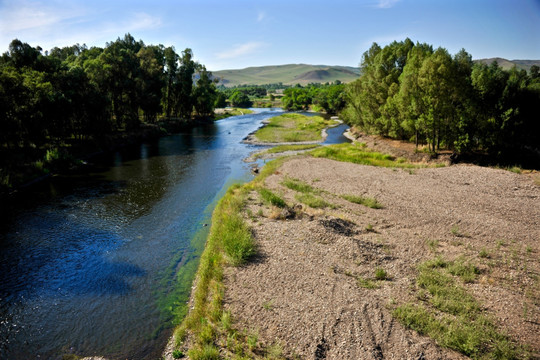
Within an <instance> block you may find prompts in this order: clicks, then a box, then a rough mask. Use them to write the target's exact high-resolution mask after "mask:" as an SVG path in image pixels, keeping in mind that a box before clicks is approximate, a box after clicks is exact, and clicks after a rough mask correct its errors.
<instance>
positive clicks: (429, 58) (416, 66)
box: [342, 39, 540, 157]
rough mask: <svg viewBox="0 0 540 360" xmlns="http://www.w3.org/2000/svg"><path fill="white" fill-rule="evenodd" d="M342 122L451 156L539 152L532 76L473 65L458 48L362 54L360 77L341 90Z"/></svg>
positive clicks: (539, 89) (538, 99) (539, 96)
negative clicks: (450, 152) (343, 102)
mask: <svg viewBox="0 0 540 360" xmlns="http://www.w3.org/2000/svg"><path fill="white" fill-rule="evenodd" d="M344 96H345V100H346V107H345V109H344V110H343V113H342V116H343V117H344V119H345V120H346V121H347V122H348V123H349V124H351V125H354V126H356V127H358V128H359V129H361V130H363V131H365V132H368V133H375V134H380V135H383V136H387V137H392V138H397V139H404V140H411V141H415V142H416V144H417V145H418V144H420V143H423V144H427V145H428V147H429V149H430V150H431V151H437V150H439V149H440V148H441V147H444V148H447V149H451V150H454V151H456V152H469V151H473V150H480V151H486V152H488V153H490V154H492V155H497V156H501V157H508V156H512V157H516V156H520V155H525V154H529V155H530V154H534V153H535V152H538V151H539V146H540V143H539V141H538V134H539V133H540V118H539V117H538V111H537V109H535V107H536V106H537V105H535V104H539V103H540V80H539V76H538V69H537V68H531V71H530V73H529V74H527V72H526V71H525V70H518V69H517V68H513V69H511V70H509V71H505V70H503V69H502V68H500V67H499V66H498V64H497V63H496V62H493V63H492V64H490V65H484V64H481V63H474V62H473V61H472V58H471V56H470V55H469V54H468V53H467V52H466V51H465V50H464V49H462V50H461V51H459V52H458V53H457V54H455V55H454V56H452V55H451V54H449V53H448V51H447V50H446V49H444V48H437V49H433V47H432V46H431V45H428V44H420V43H416V44H414V43H413V42H412V41H411V40H410V39H406V40H404V41H402V42H397V41H394V42H393V43H391V44H389V45H387V46H385V47H384V48H381V47H380V46H379V45H378V44H376V43H374V44H373V45H372V46H371V48H370V49H369V50H368V51H366V52H365V53H364V54H363V57H362V62H361V76H360V78H359V79H358V80H356V81H354V82H352V83H350V84H348V85H346V86H345V95H344Z"/></svg>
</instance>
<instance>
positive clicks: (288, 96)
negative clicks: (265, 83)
mask: <svg viewBox="0 0 540 360" xmlns="http://www.w3.org/2000/svg"><path fill="white" fill-rule="evenodd" d="M344 89H345V85H343V84H341V82H340V81H339V80H338V81H336V82H335V83H334V84H328V83H327V84H309V85H307V86H305V87H302V86H301V85H296V86H294V87H290V88H287V89H285V91H284V92H283V94H284V96H283V98H282V99H281V103H282V105H283V107H284V108H285V109H286V110H292V111H296V110H307V109H309V108H310V107H313V106H315V108H316V109H317V110H324V111H325V112H327V113H328V114H336V113H337V112H339V111H341V109H343V107H344V106H345V97H344Z"/></svg>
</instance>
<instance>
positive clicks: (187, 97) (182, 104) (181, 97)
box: [176, 49, 197, 120]
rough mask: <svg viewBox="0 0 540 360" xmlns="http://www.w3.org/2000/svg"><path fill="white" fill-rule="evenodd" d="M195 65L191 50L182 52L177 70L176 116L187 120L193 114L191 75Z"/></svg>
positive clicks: (193, 72)
mask: <svg viewBox="0 0 540 360" xmlns="http://www.w3.org/2000/svg"><path fill="white" fill-rule="evenodd" d="M196 67H197V64H196V63H195V61H193V52H192V51H191V49H185V50H184V51H182V56H181V57H180V68H179V69H178V81H177V83H176V94H177V109H178V116H180V117H181V118H182V119H185V120H189V119H190V118H191V113H192V112H193V105H194V102H193V97H192V90H193V75H194V74H195V69H196Z"/></svg>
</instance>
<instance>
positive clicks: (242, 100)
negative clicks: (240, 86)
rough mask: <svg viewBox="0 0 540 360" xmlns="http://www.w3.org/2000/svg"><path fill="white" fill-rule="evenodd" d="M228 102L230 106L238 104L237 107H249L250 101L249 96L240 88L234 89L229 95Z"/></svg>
mask: <svg viewBox="0 0 540 360" xmlns="http://www.w3.org/2000/svg"><path fill="white" fill-rule="evenodd" d="M229 100H230V102H231V105H232V106H238V107H250V106H251V101H250V100H249V97H248V96H247V95H246V94H245V93H244V92H243V91H240V90H236V91H235V92H234V93H233V94H232V95H231V97H230V99H229Z"/></svg>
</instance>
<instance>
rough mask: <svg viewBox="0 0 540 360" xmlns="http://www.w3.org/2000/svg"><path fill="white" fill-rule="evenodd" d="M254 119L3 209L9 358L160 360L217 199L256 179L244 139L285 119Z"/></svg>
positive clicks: (1, 347)
mask: <svg viewBox="0 0 540 360" xmlns="http://www.w3.org/2000/svg"><path fill="white" fill-rule="evenodd" d="M254 110H255V111H256V113H254V114H250V115H244V116H239V117H231V118H228V119H225V120H221V121H218V122H216V123H214V124H210V125H205V126H200V127H196V128H194V129H190V130H188V131H186V132H184V133H181V134H177V135H172V136H168V137H164V138H161V139H159V140H157V141H154V142H150V143H145V144H141V145H137V146H132V147H128V148H125V149H122V150H121V151H118V152H115V153H113V154H107V155H104V156H102V157H101V158H99V159H94V160H93V162H95V166H91V167H89V170H88V171H87V172H84V173H80V174H76V175H71V176H59V177H54V178H53V179H52V180H51V181H49V182H47V183H44V184H41V185H39V186H37V187H35V188H33V189H31V190H29V191H27V192H26V193H25V194H24V195H21V196H19V197H17V198H15V199H14V201H12V202H11V203H8V202H6V203H4V204H2V210H3V211H2V212H3V213H4V215H3V217H2V219H3V220H2V223H1V224H0V359H34V358H38V357H39V358H41V359H57V358H61V356H62V355H63V354H71V353H73V354H77V355H82V356H90V355H103V356H106V357H108V358H111V359H126V358H129V359H156V358H160V355H161V352H162V351H163V348H164V346H165V343H166V341H167V338H168V337H169V336H170V334H171V324H170V320H171V316H170V313H168V312H167V311H165V312H164V311H163V309H161V308H160V307H159V306H158V304H159V303H160V301H162V300H163V299H164V298H166V297H167V295H168V293H167V292H168V291H169V285H170V284H171V283H172V282H173V280H174V275H175V272H176V271H177V270H178V267H179V266H181V265H182V264H184V263H186V261H187V260H188V259H193V257H194V256H196V254H197V249H195V248H194V244H193V243H192V239H193V237H194V236H195V234H197V233H200V231H203V235H204V231H205V229H208V227H204V226H203V224H205V223H207V222H209V217H210V215H211V211H212V209H213V205H214V204H215V201H216V199H217V198H219V197H220V196H221V195H222V194H223V191H224V190H225V189H226V187H227V186H228V185H229V184H231V183H232V182H244V181H249V180H250V179H251V174H250V172H249V164H246V163H245V162H243V161H242V160H243V159H244V158H246V157H247V156H248V155H249V153H250V152H253V151H254V150H256V149H257V147H255V146H251V145H246V144H243V143H242V142H241V140H242V139H243V138H244V137H245V136H246V135H248V134H249V133H250V132H252V131H254V130H256V129H257V128H258V127H259V126H260V125H261V122H262V121H263V120H265V119H267V118H269V117H271V116H275V115H277V114H278V113H279V112H280V110H275V109H271V110H268V109H264V110H263V109H254ZM343 130H344V127H343V126H341V127H337V128H333V129H330V130H329V136H328V138H327V141H326V143H337V142H343V141H344V140H343V139H341V138H340V136H341V133H342V132H343ZM194 254H195V255H194ZM171 269H172V271H171ZM164 284H165V285H164ZM167 284H169V285H167ZM188 285H190V284H188ZM188 287H189V286H188Z"/></svg>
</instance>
